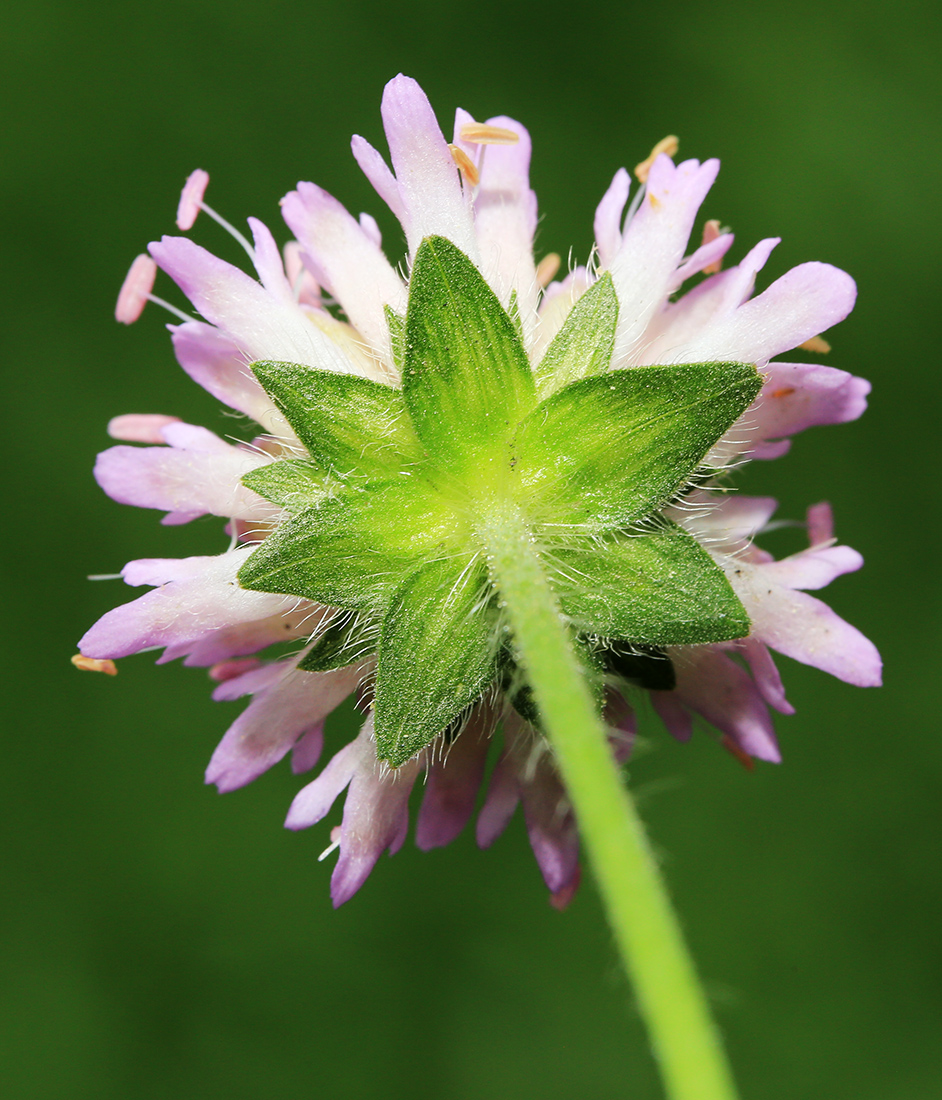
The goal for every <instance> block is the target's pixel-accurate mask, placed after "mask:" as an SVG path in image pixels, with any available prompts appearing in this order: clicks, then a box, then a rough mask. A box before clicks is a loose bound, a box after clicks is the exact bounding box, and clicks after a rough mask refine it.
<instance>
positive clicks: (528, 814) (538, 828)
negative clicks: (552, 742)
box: [517, 754, 579, 893]
mask: <svg viewBox="0 0 942 1100" xmlns="http://www.w3.org/2000/svg"><path fill="white" fill-rule="evenodd" d="M517 781H518V784H519V786H520V798H521V801H522V802H523V814H524V819H525V821H526V825H527V835H528V836H529V838H530V847H531V848H532V849H533V854H534V856H535V857H536V862H537V865H538V866H539V868H540V871H541V872H542V875H543V881H544V882H545V883H546V886H547V889H549V891H550V892H551V893H555V892H556V891H558V890H562V889H563V888H564V887H565V886H566V885H567V884H568V883H569V882H571V881H572V879H573V876H574V875H575V873H576V867H577V865H578V862H579V833H578V830H577V828H576V821H575V818H574V816H573V812H572V807H571V805H570V803H569V799H568V797H567V795H566V791H565V788H564V787H563V785H562V782H561V781H560V778H559V773H558V772H557V771H556V768H555V767H554V765H553V764H552V762H551V760H550V758H549V756H548V755H547V754H544V755H543V756H542V757H541V759H540V761H539V763H538V764H537V766H536V768H535V769H534V770H533V774H532V776H531V775H530V769H525V770H523V771H522V772H521V773H520V774H518V780H517Z"/></svg>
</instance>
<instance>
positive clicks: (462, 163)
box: [448, 142, 481, 187]
mask: <svg viewBox="0 0 942 1100" xmlns="http://www.w3.org/2000/svg"><path fill="white" fill-rule="evenodd" d="M448 148H449V149H450V150H451V156H452V159H453V160H454V162H455V164H457V165H458V171H459V172H460V173H461V174H462V175H463V176H464V178H465V179H466V180H467V181H468V183H470V184H471V186H472V187H477V185H478V184H479V183H480V182H481V176H480V174H479V172H478V170H477V166H476V165H475V163H474V161H473V160H472V159H471V158H470V157H469V156H468V154H467V153H466V152H465V151H464V149H462V148H461V147H460V146H458V145H452V144H451V143H450V142H449V145H448Z"/></svg>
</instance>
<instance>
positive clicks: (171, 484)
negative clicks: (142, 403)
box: [95, 424, 276, 519]
mask: <svg viewBox="0 0 942 1100" xmlns="http://www.w3.org/2000/svg"><path fill="white" fill-rule="evenodd" d="M189 427H192V426H191V425H176V424H171V425H169V426H168V427H167V428H165V429H164V432H163V434H164V437H165V438H166V439H167V440H168V442H169V441H170V440H171V439H174V440H175V441H176V442H177V444H178V445H175V446H171V447H110V448H109V449H108V450H107V451H103V452H102V453H101V454H100V455H99V456H98V459H97V461H96V463H95V480H96V481H97V482H98V484H99V485H100V486H101V487H102V489H104V491H105V492H106V493H107V494H108V496H110V497H111V498H112V500H116V501H118V503H119V504H135V505H137V507H139V508H161V509H163V510H165V511H171V512H187V513H193V514H197V515H200V514H203V513H205V512H210V513H211V514H212V515H216V516H227V517H229V518H232V517H236V518H240V519H267V518H271V516H272V515H274V514H276V511H273V508H272V505H270V504H269V503H268V502H267V501H265V500H263V499H262V498H261V497H260V496H259V495H258V494H257V493H253V492H252V491H251V490H250V489H246V488H245V487H244V486H243V485H242V484H241V478H242V476H243V474H247V473H248V472H249V470H255V469H257V468H258V467H259V466H264V465H266V464H267V463H268V462H270V461H271V460H270V459H269V458H267V457H265V458H263V457H261V456H259V455H254V454H252V453H251V452H250V451H246V450H242V449H240V448H238V447H233V446H231V445H230V444H228V443H226V442H225V441H224V440H222V439H219V437H218V436H213V438H214V439H216V440H217V441H218V443H219V447H218V448H215V449H209V447H208V445H206V444H204V443H203V442H202V441H201V440H199V439H198V438H196V437H190V438H187V437H185V436H184V435H183V433H182V431H178V432H176V433H174V431H173V430H174V429H182V428H189ZM206 435H208V436H211V435H212V433H211V432H207V433H206Z"/></svg>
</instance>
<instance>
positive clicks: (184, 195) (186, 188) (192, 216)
mask: <svg viewBox="0 0 942 1100" xmlns="http://www.w3.org/2000/svg"><path fill="white" fill-rule="evenodd" d="M208 184H209V173H208V172H204V171H203V169H202V168H197V169H196V171H195V172H191V173H190V174H189V175H188V176H187V178H186V183H185V184H184V185H183V191H182V192H181V194H180V204H179V206H178V207H177V229H179V230H181V231H182V232H184V233H185V232H186V231H187V230H188V229H192V228H193V223H194V222H195V221H196V217H197V215H198V214H199V212H200V203H202V201H203V195H205V194H206V188H207V186H208Z"/></svg>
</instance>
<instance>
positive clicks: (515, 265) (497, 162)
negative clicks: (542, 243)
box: [455, 111, 538, 343]
mask: <svg viewBox="0 0 942 1100" xmlns="http://www.w3.org/2000/svg"><path fill="white" fill-rule="evenodd" d="M471 121H473V120H472V119H471V116H470V115H469V114H468V113H467V112H466V111H459V112H458V114H457V117H456V119H455V144H456V145H458V146H459V147H461V148H462V149H464V151H465V152H466V153H467V154H468V155H469V156H470V157H471V159H472V160H476V159H477V157H478V156H479V150H480V149H482V146H478V145H473V144H471V143H469V142H466V141H463V140H461V137H460V130H461V126H462V125H464V124H465V123H466V122H471ZM487 125H489V126H498V127H500V128H501V129H504V130H511V131H513V133H515V134H517V136H518V141H517V143H516V144H515V145H487V146H484V147H483V148H484V149H485V150H486V152H485V153H484V154H483V159H481V161H480V164H481V178H480V183H479V184H478V186H477V188H476V191H475V199H474V231H475V234H476V236H477V241H478V247H479V248H480V252H481V273H482V274H483V276H484V278H485V279H486V280H487V281H488V283H489V284H490V286H491V287H492V288H493V290H494V292H495V293H496V294H497V297H498V298H499V299H500V300H501V302H502V303H503V305H504V306H505V307H506V306H508V305H509V303H510V296H511V294H512V293H513V292H516V295H517V307H518V309H519V311H520V319H521V321H522V323H523V331H524V337H525V339H526V340H527V342H528V343H529V335H530V333H531V332H532V330H533V326H534V324H535V323H536V307H537V299H538V286H537V280H536V265H535V264H534V262H533V234H534V233H535V232H536V224H537V201H536V195H535V194H534V193H533V191H532V190H531V189H530V152H531V143H530V135H529V133H527V131H526V129H525V128H524V127H523V126H522V125H521V124H520V123H519V122H517V121H516V120H515V119H512V118H506V117H505V116H504V115H499V116H497V117H495V118H489V119H488V120H487Z"/></svg>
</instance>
